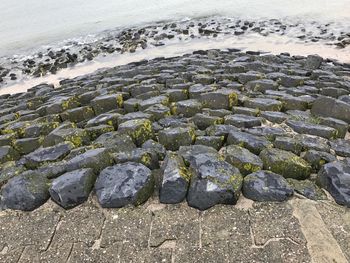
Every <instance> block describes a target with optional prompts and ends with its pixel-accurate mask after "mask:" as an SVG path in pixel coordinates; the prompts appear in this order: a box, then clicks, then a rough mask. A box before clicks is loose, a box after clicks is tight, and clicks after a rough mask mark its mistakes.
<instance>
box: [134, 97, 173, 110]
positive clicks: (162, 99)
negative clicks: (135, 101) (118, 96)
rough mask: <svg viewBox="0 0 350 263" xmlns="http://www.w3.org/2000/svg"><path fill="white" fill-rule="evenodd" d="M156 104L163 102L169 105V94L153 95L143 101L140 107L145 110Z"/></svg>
mask: <svg viewBox="0 0 350 263" xmlns="http://www.w3.org/2000/svg"><path fill="white" fill-rule="evenodd" d="M156 104H162V105H164V106H168V105H169V98H168V97H167V96H157V97H152V98H150V99H147V100H144V101H141V102H140V105H139V109H140V110H141V111H143V110H145V109H147V108H149V107H151V106H153V105H156Z"/></svg>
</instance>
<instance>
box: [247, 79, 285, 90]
mask: <svg viewBox="0 0 350 263" xmlns="http://www.w3.org/2000/svg"><path fill="white" fill-rule="evenodd" d="M245 87H246V88H247V89H248V90H253V91H259V92H262V93H265V92H266V91H267V90H277V89H278V85H277V83H276V82H275V81H273V80H271V79H259V80H253V81H249V82H247V83H246V84H245Z"/></svg>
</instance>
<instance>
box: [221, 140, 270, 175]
mask: <svg viewBox="0 0 350 263" xmlns="http://www.w3.org/2000/svg"><path fill="white" fill-rule="evenodd" d="M219 154H221V155H222V156H223V157H224V158H225V161H226V162H228V163H230V164H232V165H233V166H235V167H237V168H238V169H239V171H240V172H241V173H242V174H243V176H245V175H248V174H250V173H254V172H257V171H259V170H261V169H262V168H263V163H262V161H261V160H260V158H259V157H258V156H256V155H255V154H253V153H251V152H250V151H248V150H247V149H244V148H242V147H240V146H237V145H229V146H227V147H224V148H222V149H221V150H220V152H219Z"/></svg>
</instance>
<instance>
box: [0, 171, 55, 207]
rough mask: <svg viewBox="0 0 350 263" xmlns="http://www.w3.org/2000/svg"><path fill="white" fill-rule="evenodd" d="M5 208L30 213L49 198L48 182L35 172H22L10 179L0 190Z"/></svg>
mask: <svg viewBox="0 0 350 263" xmlns="http://www.w3.org/2000/svg"><path fill="white" fill-rule="evenodd" d="M1 196H2V204H3V206H4V207H5V208H8V209H14V210H22V211H32V210H34V209H36V208H38V207H39V206H41V205H42V204H44V203H45V202H46V201H47V200H48V199H49V198H50V194H49V181H48V179H47V178H46V177H44V176H41V175H40V174H37V173H35V172H24V173H22V174H21V175H19V176H15V177H13V178H11V179H10V180H9V181H8V182H7V184H6V185H4V186H3V188H2V189H1Z"/></svg>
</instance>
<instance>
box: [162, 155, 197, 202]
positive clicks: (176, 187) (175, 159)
mask: <svg viewBox="0 0 350 263" xmlns="http://www.w3.org/2000/svg"><path fill="white" fill-rule="evenodd" d="M162 170H163V181H162V184H161V187H160V192H159V201H160V202H161V203H165V204H177V203H180V202H182V201H183V200H184V199H185V197H186V194H187V189H188V185H189V182H190V179H191V173H190V172H189V171H188V169H187V168H186V166H185V163H184V161H183V159H182V157H180V156H179V155H177V154H175V153H168V154H167V157H166V159H165V161H164V163H163V165H162Z"/></svg>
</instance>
